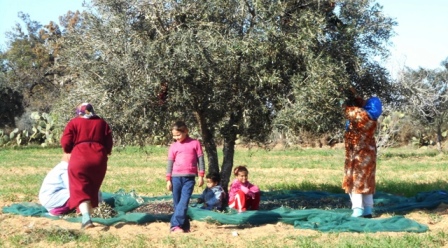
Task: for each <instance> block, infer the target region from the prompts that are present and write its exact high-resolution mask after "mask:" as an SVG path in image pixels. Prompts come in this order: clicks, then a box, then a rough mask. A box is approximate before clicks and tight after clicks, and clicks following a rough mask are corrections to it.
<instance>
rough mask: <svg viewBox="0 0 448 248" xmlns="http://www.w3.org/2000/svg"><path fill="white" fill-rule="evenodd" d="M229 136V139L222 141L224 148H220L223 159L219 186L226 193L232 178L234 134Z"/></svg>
mask: <svg viewBox="0 0 448 248" xmlns="http://www.w3.org/2000/svg"><path fill="white" fill-rule="evenodd" d="M229 136H231V137H228V138H225V139H224V146H223V148H222V151H223V156H224V159H223V161H222V167H221V186H222V187H223V189H224V190H225V191H226V192H228V188H229V182H230V177H231V176H232V169H233V158H234V155H235V140H236V133H235V134H233V135H229Z"/></svg>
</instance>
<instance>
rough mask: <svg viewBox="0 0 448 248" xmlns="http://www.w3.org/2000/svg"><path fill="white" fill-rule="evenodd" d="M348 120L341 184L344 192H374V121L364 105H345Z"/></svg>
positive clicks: (375, 123)
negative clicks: (360, 106) (361, 106)
mask: <svg viewBox="0 0 448 248" xmlns="http://www.w3.org/2000/svg"><path fill="white" fill-rule="evenodd" d="M345 117H346V118H347V119H348V120H349V121H350V125H349V126H348V129H347V131H346V132H345V135H344V139H345V166H344V179H343V182H342V188H343V189H345V192H346V193H355V194H373V193H375V173H376V142H375V136H374V135H375V130H376V126H377V122H376V121H374V120H372V119H370V118H369V115H368V114H367V112H366V111H365V110H364V109H363V108H359V107H346V108H345Z"/></svg>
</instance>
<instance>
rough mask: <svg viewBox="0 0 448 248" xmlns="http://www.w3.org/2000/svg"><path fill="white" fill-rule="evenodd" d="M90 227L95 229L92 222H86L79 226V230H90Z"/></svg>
mask: <svg viewBox="0 0 448 248" xmlns="http://www.w3.org/2000/svg"><path fill="white" fill-rule="evenodd" d="M92 227H95V225H94V224H93V222H92V220H88V221H87V222H85V223H82V225H81V229H89V228H92Z"/></svg>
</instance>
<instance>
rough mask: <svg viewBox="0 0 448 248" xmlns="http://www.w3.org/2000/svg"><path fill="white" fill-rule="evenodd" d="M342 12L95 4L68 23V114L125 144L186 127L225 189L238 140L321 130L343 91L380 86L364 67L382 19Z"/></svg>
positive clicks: (299, 7)
mask: <svg viewBox="0 0 448 248" xmlns="http://www.w3.org/2000/svg"><path fill="white" fill-rule="evenodd" d="M338 4H340V12H339V16H337V15H336V11H335V7H336V6H337V5H335V3H334V2H333V1H311V0H296V1H286V2H281V1H269V0H264V1H263V0H261V1H252V0H232V1H218V0H211V1H174V0H153V1H137V0H131V1H124V0H93V1H92V6H91V7H90V8H91V9H90V11H87V12H84V13H82V14H80V15H78V16H76V15H74V16H72V17H68V18H67V20H68V21H67V24H68V26H67V27H68V28H67V30H69V31H68V32H67V34H66V35H65V36H64V42H63V44H64V46H63V47H64V48H63V50H62V52H61V54H60V55H59V57H58V61H59V63H60V64H61V65H65V66H67V67H68V70H69V71H70V75H71V76H72V77H74V78H76V80H74V81H75V83H73V84H72V87H70V91H67V92H65V96H66V97H64V102H65V105H74V103H75V102H76V101H79V98H82V99H85V100H88V101H91V102H93V103H94V104H96V105H97V106H98V107H99V109H100V110H101V112H102V113H103V115H104V116H105V117H106V118H107V119H108V120H109V122H110V123H111V125H112V127H113V128H114V130H115V131H116V133H117V136H118V137H119V138H120V140H122V141H123V142H126V143H127V144H129V143H130V142H131V141H136V142H137V143H138V144H145V143H146V142H147V141H148V139H149V138H151V139H154V138H155V137H161V136H162V137H168V135H169V134H167V130H168V131H169V123H171V122H172V121H174V120H176V119H184V120H186V121H187V122H188V123H189V124H190V126H191V127H192V128H197V129H198V130H199V134H200V136H201V139H202V143H203V144H204V148H205V151H206V154H207V158H208V163H209V167H208V170H209V171H221V175H222V179H223V181H222V184H223V186H224V187H225V188H227V185H228V182H229V178H230V175H231V171H232V168H233V163H234V161H233V158H234V149H235V143H236V140H237V139H238V138H244V139H246V140H248V141H250V142H256V143H259V144H265V143H266V142H268V139H269V134H270V133H271V131H272V128H273V126H274V125H273V124H274V121H277V123H279V121H278V120H279V119H282V118H283V119H284V120H285V121H284V122H283V124H285V125H287V126H291V125H296V126H308V127H307V128H309V129H310V130H313V129H316V124H317V123H323V124H322V128H320V127H319V128H320V129H322V130H328V127H327V126H328V123H330V122H332V121H333V120H335V119H337V118H338V116H339V118H340V115H338V114H335V110H336V109H337V108H338V106H337V104H336V103H337V100H338V98H339V97H340V95H341V91H340V88H341V86H347V85H355V86H359V87H360V88H361V85H362V83H361V81H362V82H366V80H367V79H370V82H371V83H366V85H367V86H368V87H367V86H366V87H365V88H366V90H365V91H366V92H367V91H368V89H374V88H375V87H376V86H377V84H380V85H381V83H383V84H382V85H383V86H384V85H387V82H382V81H381V82H379V80H382V79H385V73H384V71H383V70H382V68H380V67H378V66H377V64H375V63H374V62H372V61H371V60H368V59H363V58H360V57H362V56H365V55H366V54H365V53H363V52H364V51H367V50H368V49H367V48H370V49H373V50H378V48H381V46H380V45H379V44H377V42H378V43H379V42H380V41H383V40H384V39H386V38H387V37H388V36H387V34H388V33H387V31H388V29H387V28H388V27H389V26H387V25H386V24H384V23H385V22H389V19H387V18H385V19H381V18H377V19H375V17H376V16H374V17H372V19H369V18H368V17H369V15H376V12H369V11H368V10H369V9H368V8H367V6H368V4H369V1H362V0H358V1H341V3H338ZM358 7H362V8H361V9H360V10H357V8H358ZM355 14H356V15H355ZM350 15H354V16H350ZM373 20H374V21H376V22H379V24H378V25H380V26H381V25H383V24H384V26H381V27H382V28H384V36H383V37H376V36H375V35H379V34H378V32H375V28H374V27H372V26H371V25H374V24H373V22H372V23H370V22H367V21H373ZM357 21H358V22H359V23H357ZM363 25H364V26H366V27H363V28H364V29H361V30H360V27H362V26H363ZM355 29H358V30H355ZM363 30H364V31H363ZM361 38H365V39H366V40H369V41H372V44H370V43H365V42H364V43H363V42H362V41H360V39H361ZM373 38H378V40H374V39H373ZM372 39H373V40H372ZM359 44H364V47H362V46H359ZM374 45H378V46H377V47H374ZM361 48H363V49H364V50H361ZM369 65H370V66H369ZM377 74H378V75H377ZM360 78H361V79H363V80H355V79H360ZM380 88H381V87H380ZM329 113H332V115H329ZM289 114H291V115H289ZM287 115H289V117H288V116H287ZM295 117H297V119H296V120H295V119H294V118H295ZM280 123H281V121H280ZM319 125H321V124H319ZM319 128H317V129H319ZM218 142H222V147H223V156H224V157H223V160H222V164H221V168H220V167H219V162H218V161H219V160H218V155H217V154H218V153H217V144H218Z"/></svg>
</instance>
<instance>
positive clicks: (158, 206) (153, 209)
mask: <svg viewBox="0 0 448 248" xmlns="http://www.w3.org/2000/svg"><path fill="white" fill-rule="evenodd" d="M173 212H174V208H173V201H153V202H148V203H145V204H143V205H141V206H140V207H138V208H136V209H134V210H132V213H148V214H154V215H158V214H172V213H173Z"/></svg>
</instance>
